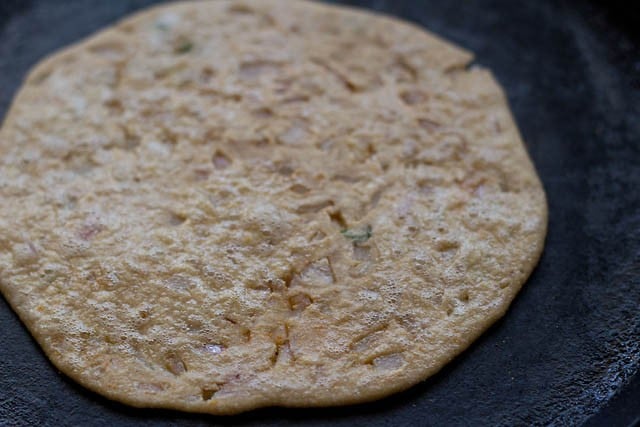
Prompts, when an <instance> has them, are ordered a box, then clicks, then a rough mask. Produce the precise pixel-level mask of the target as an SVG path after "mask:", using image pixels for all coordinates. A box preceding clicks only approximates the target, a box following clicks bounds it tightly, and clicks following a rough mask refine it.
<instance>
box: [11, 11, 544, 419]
mask: <svg viewBox="0 0 640 427" xmlns="http://www.w3.org/2000/svg"><path fill="white" fill-rule="evenodd" d="M471 59H472V56H471V54H470V53H469V52H466V51H464V50H462V49H460V48H458V47H455V46H452V45H451V44H449V43H447V42H444V41H442V40H440V39H439V38H437V37H436V36H434V35H432V34H429V33H427V32H425V31H423V30H422V29H420V28H417V27H416V26H413V25H411V24H407V23H404V22H400V21H398V20H396V19H393V18H389V17H385V16H379V15H375V14H372V13H368V12H364V11H360V10H354V9H348V8H343V7H335V6H328V5H322V4H319V3H318V4H316V3H311V2H305V1H297V2H292V1H286V0H243V1H237V2H229V1H206V2H184V3H175V4H169V5H165V6H160V7H156V8H152V9H149V10H147V11H144V12H142V13H140V14H137V15H135V16H133V17H131V18H128V19H125V20H124V21H122V22H120V23H118V24H117V25H115V26H114V27H112V28H109V29H106V30H104V31H101V32H99V33H98V34H96V35H95V36H93V37H91V38H90V39H88V40H86V41H83V42H81V43H80V44H77V45H75V46H72V47H70V48H67V49H65V50H63V51H61V52H59V53H56V54H55V55H53V56H52V57H50V58H48V59H46V60H45V61H44V62H42V63H41V64H40V65H38V66H37V67H36V68H35V69H34V70H33V71H32V72H31V74H30V75H29V77H28V79H27V80H26V82H25V84H24V86H23V88H22V89H21V91H20V92H19V94H18V96H17V97H16V100H15V102H14V103H13V106H12V107H11V110H10V112H9V114H8V116H7V118H6V120H5V123H4V125H3V127H2V130H1V133H0V162H1V164H0V197H1V198H2V201H3V203H2V204H1V205H0V249H1V251H0V288H1V290H2V292H3V294H4V295H5V297H6V298H7V300H8V301H9V302H10V304H11V305H12V307H13V308H14V309H15V311H16V312H17V313H18V314H19V316H20V318H21V319H22V321H23V322H24V323H25V325H26V326H27V327H28V328H29V330H30V331H31V333H32V334H33V336H34V337H35V339H36V340H37V341H38V343H39V344H40V345H41V346H42V348H43V349H44V351H45V352H46V354H47V356H48V357H49V358H50V359H51V361H52V362H53V363H54V364H55V365H56V366H57V367H58V368H59V369H60V370H61V371H62V372H64V373H65V374H67V375H68V376H70V377H71V378H73V379H74V380H76V381H78V382H79V383H81V384H83V385H84V386H86V387H88V388H89V389H91V390H94V391H96V392H98V393H100V394H102V395H105V396H107V397H109V398H111V399H115V400H118V401H121V402H124V403H127V404H130V405H134V406H144V407H164V408H175V409H180V410H185V411H198V412H208V413H212V414H231V413H237V412H240V411H245V410H249V409H252V408H256V407H262V406H271V405H280V406H291V407H293V406H320V405H340V404H350V403H356V402H363V401H368V400H372V399H378V398H381V397H383V396H387V395H389V394H390V393H394V392H397V391H400V390H403V389H406V388H407V387H409V386H411V385H413V384H416V383H418V382H420V381H422V380H424V379H425V378H427V377H428V376H430V375H432V374H434V373H435V372H436V371H438V370H439V369H440V368H442V366H443V365H444V364H446V363H447V362H448V361H450V360H451V359H452V358H453V357H455V356H456V355H457V354H458V353H460V352H461V351H462V350H464V349H465V348H466V347H467V346H468V345H469V344H470V343H471V342H472V341H473V340H474V339H475V338H476V337H478V335H479V334H480V333H482V331H484V330H485V329H486V328H487V327H488V326H489V325H491V324H492V323H493V322H494V321H495V320H496V319H498V318H500V317H501V316H502V315H503V314H504V313H505V311H506V309H507V307H508V305H509V303H510V302H511V300H512V299H513V298H514V296H515V295H516V293H517V291H518V290H519V289H520V287H521V285H522V284H523V283H524V282H525V280H526V279H527V277H528V276H529V274H530V273H531V271H532V269H533V268H534V266H535V264H536V262H537V260H538V257H539V255H540V253H541V251H542V248H543V241H544V236H545V233H546V223H547V211H546V202H545V195H544V191H543V189H542V186H541V184H540V181H539V179H538V177H537V176H536V173H535V171H534V168H533V166H532V164H531V161H530V160H529V158H528V157H527V154H526V151H525V148H524V146H523V143H522V141H521V138H520V136H519V134H518V130H517V128H516V126H515V124H514V122H513V119H512V117H511V115H510V111H509V108H508V106H507V103H506V101H505V97H504V95H503V93H502V91H501V89H500V87H499V85H498V84H497V83H496V82H495V81H494V79H493V78H492V76H491V73H490V72H489V71H487V70H484V69H482V68H479V67H468V64H469V63H470V61H471Z"/></svg>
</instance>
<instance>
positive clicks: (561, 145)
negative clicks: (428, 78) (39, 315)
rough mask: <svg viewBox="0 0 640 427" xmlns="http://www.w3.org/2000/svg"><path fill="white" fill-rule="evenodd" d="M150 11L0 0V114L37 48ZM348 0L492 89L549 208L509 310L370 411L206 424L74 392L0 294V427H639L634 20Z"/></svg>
mask: <svg viewBox="0 0 640 427" xmlns="http://www.w3.org/2000/svg"><path fill="white" fill-rule="evenodd" d="M151 3H154V1H152V0H109V1H104V0H0V116H4V113H5V112H6V110H7V108H8V106H9V103H10V101H11V99H12V97H13V95H14V94H15V91H16V90H17V89H18V87H19V86H20V84H21V81H22V79H23V77H24V76H25V73H26V72H27V71H28V69H29V68H30V67H31V66H32V65H33V64H34V63H35V62H36V61H38V60H39V59H41V58H42V57H43V56H44V55H46V54H48V53H50V52H52V51H54V50H56V49H58V48H60V47H62V46H65V45H67V44H69V43H72V42H75V41H78V40H79V39H81V38H82V37H85V36H87V35H89V34H90V33H92V32H93V31H95V30H97V29H99V28H101V27H104V26H106V25H109V24H110V23H113V22H114V21H115V20H117V19H118V18H120V17H122V16H124V15H126V14H128V13H130V12H133V11H135V10H138V9H140V8H142V7H144V6H147V5H149V4H151ZM344 3H347V4H351V5H359V6H364V7H368V8H371V9H375V10H380V11H384V12H386V13H390V14H393V15H396V16H399V17H402V18H405V19H408V20H411V21H414V22H416V23H418V24H420V25H423V26H425V27H426V28H428V29H430V30H432V31H433V32H435V33H437V34H440V35H441V36H443V37H445V38H446V39H448V40H451V41H453V42H455V43H457V44H459V45H461V46H463V47H466V48H468V49H470V50H472V51H474V52H475V53H476V54H477V63H478V64H480V65H483V66H486V67H488V68H490V69H491V70H493V72H494V73H495V75H496V77H497V79H498V80H499V81H500V83H501V84H502V85H503V87H504V88H505V90H506V92H507V94H508V97H509V101H510V103H511V106H512V109H513V112H514V114H515V117H516V121H517V123H518V125H519V127H520V129H521V131H522V134H523V137H524V140H525V141H526V143H527V147H528V149H529V152H530V154H531V157H532V159H533V161H534V163H535V165H536V167H537V170H538V172H539V174H540V177H541V178H542V181H543V183H544V186H545V189H546V191H547V195H548V199H549V213H550V222H549V234H548V237H547V243H546V248H545V251H544V254H543V256H542V259H541V261H540V264H539V266H538V268H537V269H536V270H535V271H534V273H533V275H532V276H531V278H530V279H529V281H528V282H527V284H526V285H525V287H524V288H523V290H522V292H521V293H520V295H519V296H518V297H517V298H516V300H515V301H514V303H513V305H512V306H511V309H510V310H509V312H508V313H507V315H506V316H505V317H504V318H503V319H502V320H500V321H499V322H498V323H497V324H495V325H494V326H493V327H492V328H491V329H490V330H489V331H487V332H486V333H485V334H484V335H483V336H482V337H481V338H480V339H479V340H478V341H477V342H476V343H475V344H473V345H472V346H471V347H470V348H469V349H468V350H467V351H465V352H464V353H463V354H462V355H461V356H459V357H458V358H457V359H456V360H455V361H454V362H452V363H451V364H449V365H448V366H446V367H445V368H444V369H443V370H442V371H441V372H440V373H439V374H437V375H436V376H434V377H432V378H430V379H429V380H427V381H425V382H424V383H421V384H419V385H417V386H415V387H413V388H411V389H410V390H408V391H406V392H404V393H400V394H397V395H395V396H392V397H389V398H387V399H384V400H382V401H379V402H375V403H372V404H364V405H357V406H349V407H343V408H326V409H280V408H269V409H261V410H257V411H253V412H250V413H246V414H242V415H239V416H235V417H213V416H207V415H198V414H184V413H179V412H173V411H165V410H156V409H135V408H130V407H127V406H124V405H121V404H118V403H115V402H111V401H109V400H107V399H105V398H102V397H100V396H98V395H96V394H93V393H91V392H88V391H87V390H85V389H84V388H82V387H80V386H78V385H76V384H75V383H74V382H73V381H71V380H69V379H68V378H66V377H65V376H64V375H62V374H60V373H59V372H58V371H57V370H56V369H55V368H54V367H53V365H51V364H50V363H49V362H48V360H47V358H46V357H45V355H44V353H43V352H42V351H41V350H40V349H39V347H38V345H37V344H36V343H35V341H34V340H33V339H32V338H31V336H30V335H29V333H28V332H27V330H26V329H25V327H24V326H23V325H22V324H21V323H20V321H19V320H18V318H17V316H16V315H15V314H14V313H13V312H12V310H11V309H10V308H9V306H8V305H7V303H6V301H4V300H3V299H0V327H1V328H2V334H0V426H5V425H6V426H22V425H25V426H26V425H39V426H65V425H82V426H90V425H93V426H105V427H106V426H114V425H123V426H132V425H143V426H151V425H153V426H156V425H157V426H170V425H181V426H182V425H186V426H197V425H211V424H233V425H236V424H246V425H266V426H276V425H297V424H303V423H304V424H305V425H327V424H332V425H344V426H352V425H372V426H375V425H379V426H391V425H447V426H462V425H491V426H496V425H505V426H507V425H508V426H512V425H581V424H585V423H586V424H587V425H603V426H604V425H607V426H626V425H632V424H633V423H634V420H635V422H637V420H638V419H639V417H640V376H639V374H638V371H639V368H640V102H639V101H640V44H639V43H638V38H637V34H635V35H634V34H633V33H632V32H629V31H625V27H629V25H628V24H629V22H632V21H629V20H624V19H622V20H618V19H614V18H615V17H612V16H611V14H610V13H609V12H608V11H606V10H605V9H604V8H603V7H602V6H597V5H595V4H593V3H590V2H588V0H581V1H573V2H566V3H562V2H560V1H554V0H538V1H526V2H525V1H522V2H515V1H512V0H455V1H454V0H452V1H439V0H423V1H420V0H417V1H398V0H395V1H394V0H386V1H385V0H370V1H365V0H361V1H346V2H344ZM618 3H620V4H621V2H618ZM629 3H633V2H629ZM622 13H623V15H622V18H624V13H625V9H624V8H622ZM626 13H634V12H633V11H631V10H629V11H627V12H626ZM625 22H626V25H625ZM636 23H637V22H636ZM631 27H633V26H631ZM1 182H2V177H0V185H1ZM0 202H1V201H0Z"/></svg>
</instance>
